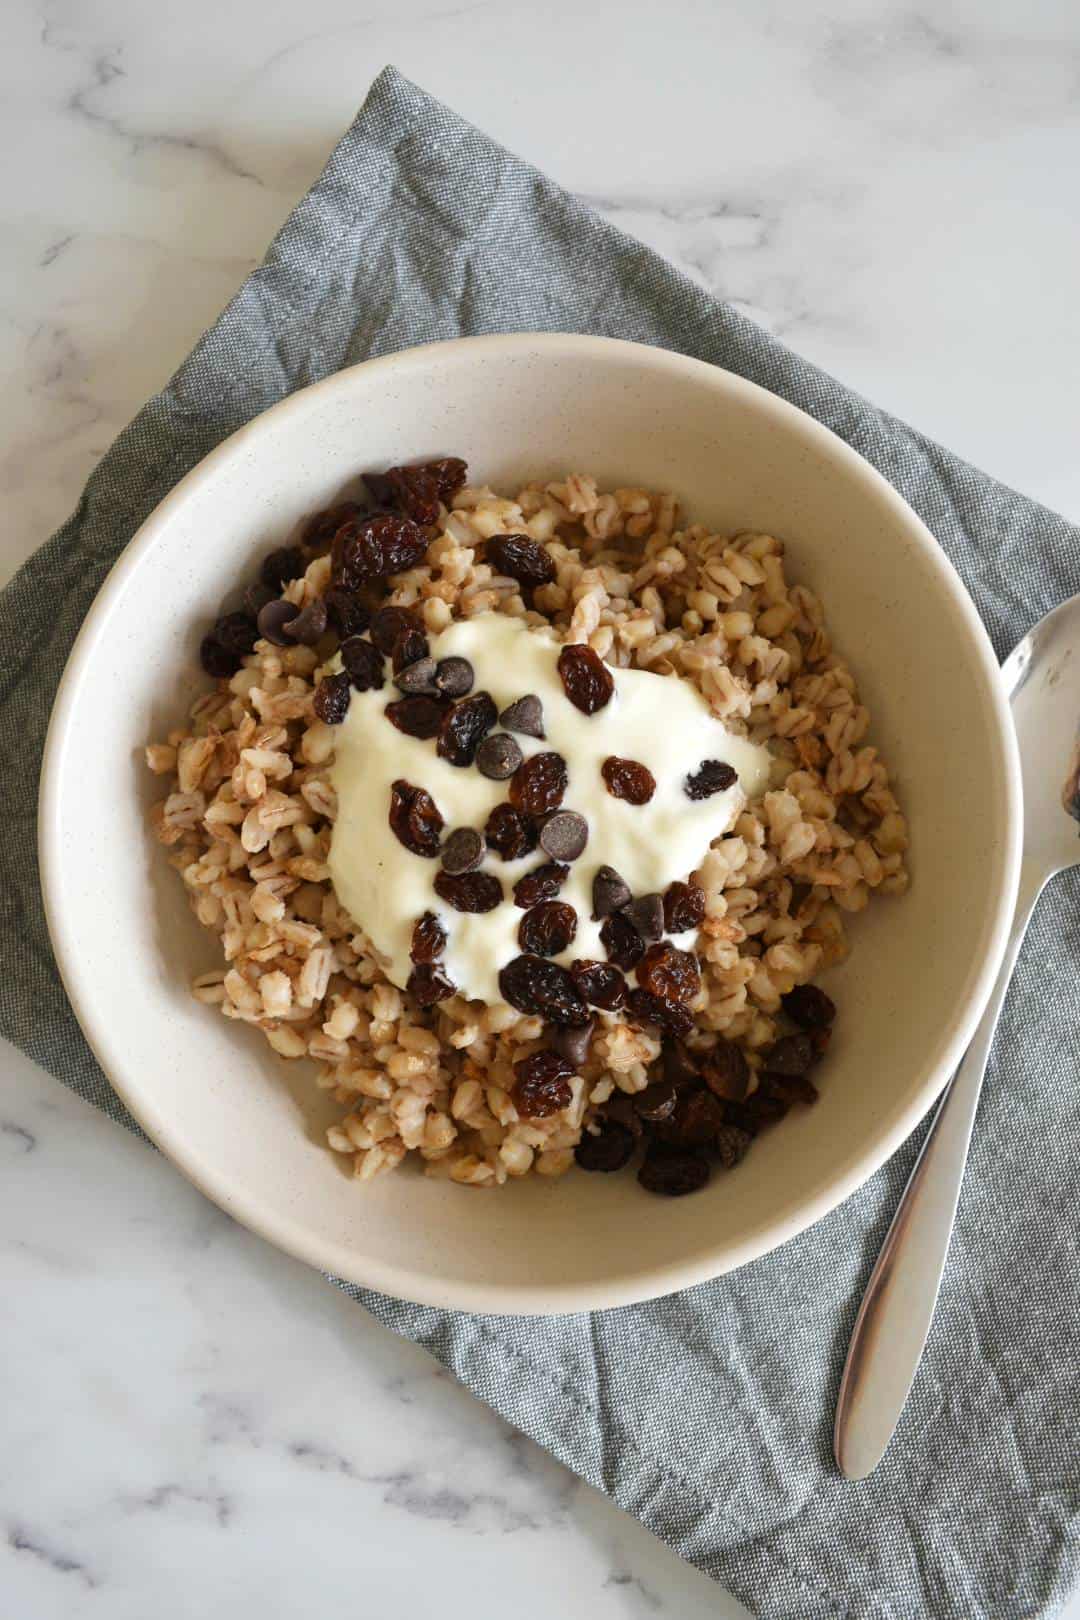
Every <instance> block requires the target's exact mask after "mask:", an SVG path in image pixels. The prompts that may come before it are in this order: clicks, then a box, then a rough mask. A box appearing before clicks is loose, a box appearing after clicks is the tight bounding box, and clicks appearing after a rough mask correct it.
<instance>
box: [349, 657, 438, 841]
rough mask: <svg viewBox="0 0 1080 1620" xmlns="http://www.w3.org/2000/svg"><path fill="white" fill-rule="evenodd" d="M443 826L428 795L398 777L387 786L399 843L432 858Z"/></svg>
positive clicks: (391, 824)
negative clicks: (391, 784) (392, 783)
mask: <svg viewBox="0 0 1080 1620" xmlns="http://www.w3.org/2000/svg"><path fill="white" fill-rule="evenodd" d="M339 678H340V677H337V676H334V677H332V679H339ZM443 825H444V824H443V818H442V816H441V815H440V814H439V810H438V807H437V806H436V804H435V801H434V799H433V798H432V797H431V794H430V793H425V791H424V789H423V788H419V787H414V786H413V784H412V783H411V782H406V781H405V780H404V779H403V778H402V777H399V778H398V780H397V781H396V782H395V783H394V785H393V787H392V788H391V789H390V826H391V828H392V830H393V832H394V834H395V836H396V837H397V839H398V842H399V843H402V844H404V846H405V848H406V849H407V850H410V851H411V852H412V854H414V855H422V856H424V858H425V859H428V860H431V859H433V858H434V857H435V856H436V855H437V854H438V853H439V840H440V838H441V837H442V830H443Z"/></svg>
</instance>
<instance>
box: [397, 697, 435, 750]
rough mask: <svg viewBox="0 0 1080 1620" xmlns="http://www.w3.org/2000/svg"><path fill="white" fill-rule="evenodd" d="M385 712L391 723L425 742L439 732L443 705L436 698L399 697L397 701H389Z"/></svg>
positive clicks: (406, 733) (407, 735) (407, 734)
mask: <svg viewBox="0 0 1080 1620" xmlns="http://www.w3.org/2000/svg"><path fill="white" fill-rule="evenodd" d="M385 714H386V718H387V719H388V720H389V722H390V724H391V725H392V726H396V727H397V728H398V730H399V731H403V732H404V733H405V735H406V737H419V738H420V740H421V741H422V742H425V741H427V739H428V738H430V737H434V736H436V734H437V733H438V730H439V726H440V725H441V724H442V717H443V705H442V704H441V703H436V701H435V699H434V698H429V697H405V698H399V699H398V701H397V702H396V703H388V704H387V705H386V710H385Z"/></svg>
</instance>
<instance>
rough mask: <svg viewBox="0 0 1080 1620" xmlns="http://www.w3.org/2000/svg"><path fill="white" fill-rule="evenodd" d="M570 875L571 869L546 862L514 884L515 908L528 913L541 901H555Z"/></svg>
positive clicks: (552, 862) (556, 863)
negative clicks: (517, 907) (518, 907)
mask: <svg viewBox="0 0 1080 1620" xmlns="http://www.w3.org/2000/svg"><path fill="white" fill-rule="evenodd" d="M569 875H570V868H569V867H568V866H560V865H559V863H558V862H557V861H545V862H544V864H543V866H536V867H534V868H533V870H532V871H531V872H526V874H525V876H524V877H522V878H518V880H517V882H516V883H515V884H514V904H515V906H520V907H521V908H522V910H523V911H528V910H529V908H530V907H531V906H536V905H539V904H540V901H541V900H554V898H555V896H556V895H557V894H558V892H559V890H560V889H561V888H562V886H563V884H564V883H565V882H566V880H567V878H568V877H569Z"/></svg>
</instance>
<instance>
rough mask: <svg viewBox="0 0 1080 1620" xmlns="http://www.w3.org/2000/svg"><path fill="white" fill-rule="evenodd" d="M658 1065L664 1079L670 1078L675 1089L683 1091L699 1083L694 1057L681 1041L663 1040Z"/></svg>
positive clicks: (699, 1077)
mask: <svg viewBox="0 0 1080 1620" xmlns="http://www.w3.org/2000/svg"><path fill="white" fill-rule="evenodd" d="M660 1066H661V1069H662V1071H663V1076H664V1079H665V1080H670V1081H671V1084H672V1085H673V1086H674V1087H675V1089H676V1091H685V1090H687V1089H688V1088H692V1087H694V1086H698V1085H700V1084H701V1076H700V1074H699V1073H698V1071H697V1067H696V1065H695V1063H694V1059H693V1057H692V1055H691V1054H690V1053H689V1052H688V1051H687V1049H686V1047H685V1046H684V1045H683V1043H682V1041H675V1040H671V1041H669V1040H665V1042H664V1049H663V1051H662V1052H661V1054H660Z"/></svg>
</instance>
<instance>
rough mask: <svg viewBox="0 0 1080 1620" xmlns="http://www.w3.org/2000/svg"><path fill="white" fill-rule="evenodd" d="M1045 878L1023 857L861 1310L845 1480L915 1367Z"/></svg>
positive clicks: (856, 1470) (879, 1446)
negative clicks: (986, 1077) (967, 1036)
mask: <svg viewBox="0 0 1080 1620" xmlns="http://www.w3.org/2000/svg"><path fill="white" fill-rule="evenodd" d="M1044 881H1045V878H1044V875H1043V874H1041V873H1036V872H1034V871H1032V870H1029V869H1028V868H1027V866H1026V864H1025V869H1024V871H1023V873H1022V875H1021V879H1020V893H1019V896H1018V898H1017V903H1016V912H1015V915H1014V917H1013V925H1012V931H1011V933H1010V935H1009V942H1008V945H1007V946H1006V949H1005V956H1004V959H1003V961H1002V964H1001V971H1000V973H999V974H998V976H997V979H996V980H995V982H994V988H993V990H992V991H991V993H990V999H989V1001H988V1002H987V1004H986V1008H985V1011H984V1012H983V1015H982V1019H981V1021H980V1022H979V1024H978V1026H977V1028H976V1030H975V1035H974V1038H973V1039H972V1042H971V1045H970V1046H969V1047H968V1049H967V1051H966V1052H965V1054H964V1057H963V1060H962V1062H961V1064H960V1067H959V1068H958V1069H957V1071H956V1073H955V1075H954V1076H953V1079H952V1084H951V1085H950V1086H949V1088H948V1090H947V1091H946V1093H945V1096H944V1097H943V1098H942V1101H941V1103H940V1104H939V1105H938V1110H937V1113H936V1114H935V1115H934V1122H933V1124H932V1125H931V1127H930V1130H929V1132H928V1133H927V1137H926V1140H925V1142H924V1143H923V1145H922V1150H921V1152H920V1154H919V1157H918V1159H917V1160H916V1162H915V1168H914V1169H913V1170H912V1172H911V1176H910V1178H909V1180H908V1184H907V1186H906V1187H905V1189H904V1194H903V1197H902V1198H901V1200H900V1204H899V1207H898V1208H897V1211H896V1214H895V1215H894V1216H893V1221H892V1225H891V1226H890V1227H889V1230H888V1233H887V1235H886V1238H885V1242H884V1243H883V1244H882V1246H881V1253H880V1254H879V1255H878V1258H877V1262H876V1264H875V1266H874V1269H873V1271H872V1272H871V1274H870V1281H869V1283H868V1284H867V1288H866V1293H865V1294H864V1295H863V1300H862V1304H861V1306H860V1307H859V1314H858V1316H857V1318H856V1320H855V1327H854V1330H853V1332H852V1335H851V1343H850V1345H849V1346H848V1354H847V1361H846V1363H845V1365H844V1375H843V1378H842V1380H841V1383H840V1395H839V1398H838V1401H837V1407H836V1427H835V1430H834V1435H833V1450H834V1452H835V1455H836V1461H837V1464H838V1465H839V1468H840V1471H841V1473H843V1474H845V1475H846V1476H847V1478H848V1479H865V1478H866V1476H867V1474H870V1473H872V1472H873V1470H874V1469H875V1468H876V1467H877V1465H878V1463H879V1462H880V1461H881V1459H882V1457H883V1456H884V1454H885V1448H886V1446H887V1445H888V1444H889V1441H890V1440H891V1438H892V1433H893V1430H894V1429H895V1427H896V1424H897V1421H898V1419H899V1417H900V1414H901V1412H902V1411H903V1409H904V1403H905V1401H906V1400H907V1398H908V1393H909V1391H910V1389H911V1385H912V1383H913V1381H914V1378H915V1373H916V1371H917V1369H918V1365H919V1360H920V1358H921V1356H922V1353H923V1346H924V1345H925V1344H926V1338H927V1334H928V1333H929V1331H930V1322H931V1320H932V1318H933V1315H934V1306H935V1304H936V1303H937V1296H938V1288H939V1286H940V1284H941V1274H942V1272H943V1271H944V1269H945V1257H946V1255H947V1254H948V1252H949V1238H950V1236H951V1235H952V1227H953V1220H954V1218H955V1215H956V1205H957V1201H958V1200H959V1197H960V1184H961V1182H962V1181H963V1177H964V1164H965V1162H966V1160H967V1153H968V1143H969V1142H970V1140H971V1128H972V1125H973V1123H974V1120H975V1110H976V1108H977V1107H978V1103H979V1092H980V1090H981V1088H982V1080H983V1074H984V1073H985V1071H986V1060H987V1058H988V1057H989V1055H990V1045H991V1042H992V1041H993V1039H994V1031H995V1029H996V1027H997V1021H998V1015H999V1013H1000V1012H1001V1008H1002V1004H1003V1002H1004V1000H1005V993H1006V991H1007V990H1008V988H1009V980H1010V979H1011V977H1012V971H1013V968H1014V966H1015V964H1016V957H1017V953H1018V951H1019V949H1020V944H1021V941H1022V940H1023V937H1024V933H1025V930H1026V929H1027V925H1028V921H1029V919H1030V917H1031V913H1032V911H1033V910H1034V907H1035V902H1036V900H1037V899H1038V897H1039V893H1040V891H1041V889H1042V886H1043V882H1044Z"/></svg>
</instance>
